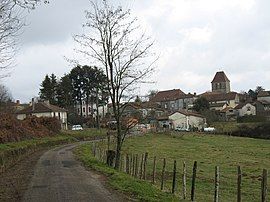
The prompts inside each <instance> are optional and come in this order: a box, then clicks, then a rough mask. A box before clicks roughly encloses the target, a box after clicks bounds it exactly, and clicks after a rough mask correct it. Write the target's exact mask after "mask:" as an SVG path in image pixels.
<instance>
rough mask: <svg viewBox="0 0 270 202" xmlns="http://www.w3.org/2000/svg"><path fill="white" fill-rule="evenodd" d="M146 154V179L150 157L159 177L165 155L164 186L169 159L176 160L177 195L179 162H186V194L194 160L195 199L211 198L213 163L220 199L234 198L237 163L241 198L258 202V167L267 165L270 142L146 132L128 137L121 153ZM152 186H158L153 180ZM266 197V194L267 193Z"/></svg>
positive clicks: (170, 166) (170, 164) (269, 163)
mask: <svg viewBox="0 0 270 202" xmlns="http://www.w3.org/2000/svg"><path fill="white" fill-rule="evenodd" d="M144 152H148V153H149V161H148V167H147V171H148V178H149V180H150V179H151V172H152V164H153V157H154V156H157V159H158V165H157V172H158V176H157V177H158V178H160V173H161V168H162V159H163V158H166V160H167V167H166V170H167V172H166V176H167V179H166V189H167V190H170V189H171V181H172V170H173V161H174V160H176V161H177V166H178V167H177V172H178V174H177V193H176V195H177V196H178V197H179V198H181V189H182V188H181V183H182V180H181V173H182V163H183V161H185V162H186V164H187V172H188V179H187V183H188V190H187V193H188V195H189V194H190V186H191V185H190V184H191V175H192V166H193V162H194V161H197V162H198V170H197V179H196V191H195V193H196V194H195V198H196V201H213V196H214V173H215V166H219V167H220V201H236V185H237V184H236V182H237V166H238V165H240V166H241V168H242V172H243V182H242V186H243V188H242V201H260V194H261V191H260V186H261V182H260V180H261V177H260V176H261V173H262V169H263V168H265V169H268V170H269V168H270V141H268V140H259V139H251V138H240V137H229V136H221V135H202V134H198V135H196V134H192V133H186V134H185V135H184V136H180V135H173V136H170V135H162V134H159V135H153V134H152V135H146V136H142V137H136V138H129V139H127V140H126V142H125V144H124V148H123V154H125V153H129V154H142V153H144ZM156 186H157V187H159V186H160V179H157V183H156ZM268 197H270V196H269V193H268Z"/></svg>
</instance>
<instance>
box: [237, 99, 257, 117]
mask: <svg viewBox="0 0 270 202" xmlns="http://www.w3.org/2000/svg"><path fill="white" fill-rule="evenodd" d="M234 109H235V111H236V113H237V114H236V115H237V116H238V117H242V116H251V115H252V116H255V115H256V106H255V104H252V103H249V102H247V103H240V104H239V105H237V106H236V107H235V108H234Z"/></svg>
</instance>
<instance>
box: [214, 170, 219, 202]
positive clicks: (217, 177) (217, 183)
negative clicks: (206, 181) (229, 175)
mask: <svg viewBox="0 0 270 202" xmlns="http://www.w3.org/2000/svg"><path fill="white" fill-rule="evenodd" d="M218 191H219V167H218V166H216V167H215V197H214V202H218Z"/></svg>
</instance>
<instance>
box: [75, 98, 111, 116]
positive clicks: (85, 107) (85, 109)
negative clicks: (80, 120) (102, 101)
mask: <svg viewBox="0 0 270 202" xmlns="http://www.w3.org/2000/svg"><path fill="white" fill-rule="evenodd" d="M75 108H76V111H77V114H79V115H82V116H83V117H96V115H97V107H96V104H94V103H87V102H86V101H85V100H83V101H82V104H76V105H75ZM107 112H108V107H107V105H102V106H99V107H98V113H99V116H100V117H101V118H104V117H105V115H106V113H107Z"/></svg>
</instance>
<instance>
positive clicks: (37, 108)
mask: <svg viewBox="0 0 270 202" xmlns="http://www.w3.org/2000/svg"><path fill="white" fill-rule="evenodd" d="M46 112H67V110H66V109H63V108H60V107H58V106H55V105H52V104H49V103H45V102H38V103H35V104H34V107H33V106H28V107H26V108H24V109H22V110H20V111H18V112H17V114H33V113H46Z"/></svg>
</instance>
